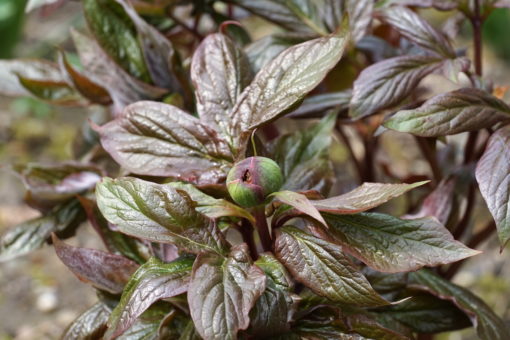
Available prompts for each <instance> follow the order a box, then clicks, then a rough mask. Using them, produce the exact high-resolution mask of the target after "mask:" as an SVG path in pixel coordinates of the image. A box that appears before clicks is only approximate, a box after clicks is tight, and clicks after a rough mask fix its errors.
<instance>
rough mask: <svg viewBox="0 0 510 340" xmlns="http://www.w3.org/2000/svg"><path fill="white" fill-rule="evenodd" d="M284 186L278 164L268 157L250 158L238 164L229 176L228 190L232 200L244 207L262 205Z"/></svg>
mask: <svg viewBox="0 0 510 340" xmlns="http://www.w3.org/2000/svg"><path fill="white" fill-rule="evenodd" d="M282 184H283V176H282V171H281V170H280V167H279V166H278V164H276V163H275V162H274V161H273V160H271V159H269V158H266V157H249V158H246V159H244V160H242V161H241V162H239V163H236V164H235V165H234V166H233V167H232V169H230V172H229V173H228V176H227V189H228V192H229V194H230V196H231V197H232V199H233V200H234V201H235V202H236V203H237V204H239V205H240V206H242V207H245V208H249V207H253V206H256V205H259V204H262V203H263V202H264V200H265V199H266V197H267V195H269V194H271V193H273V192H275V191H278V190H279V189H280V187H281V186H282Z"/></svg>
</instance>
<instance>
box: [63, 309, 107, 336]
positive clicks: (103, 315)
mask: <svg viewBox="0 0 510 340" xmlns="http://www.w3.org/2000/svg"><path fill="white" fill-rule="evenodd" d="M110 312H111V310H110V308H109V307H108V306H106V305H105V304H104V303H102V302H98V303H96V304H95V305H93V306H92V307H90V308H89V309H87V310H86V311H85V312H83V313H82V314H81V315H80V316H78V317H77V318H76V320H74V321H73V322H72V323H71V324H70V325H69V326H68V327H67V329H66V330H65V331H64V334H62V337H61V339H62V340H76V339H84V340H85V339H101V338H102V336H103V334H104V332H105V330H106V322H107V321H108V316H109V315H110Z"/></svg>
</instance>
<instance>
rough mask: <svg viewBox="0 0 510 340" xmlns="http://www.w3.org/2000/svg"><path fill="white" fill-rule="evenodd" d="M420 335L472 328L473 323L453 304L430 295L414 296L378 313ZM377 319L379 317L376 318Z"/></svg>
mask: <svg viewBox="0 0 510 340" xmlns="http://www.w3.org/2000/svg"><path fill="white" fill-rule="evenodd" d="M377 314H381V315H380V316H381V317H384V318H392V319H394V320H396V321H397V322H400V323H402V324H404V325H405V326H407V327H409V328H411V329H412V330H413V331H415V332H418V333H440V332H447V331H453V330H457V329H462V328H466V327H469V326H471V321H470V320H469V318H467V316H466V314H464V313H463V312H462V311H461V310H459V309H458V308H457V307H456V306H455V305H454V304H453V303H451V302H449V301H445V300H440V299H438V298H436V297H434V296H431V295H429V294H413V296H412V297H411V298H410V299H407V300H405V301H402V302H401V303H399V304H396V305H394V306H390V307H386V308H384V309H382V310H380V311H378V312H377ZM376 318H377V317H376Z"/></svg>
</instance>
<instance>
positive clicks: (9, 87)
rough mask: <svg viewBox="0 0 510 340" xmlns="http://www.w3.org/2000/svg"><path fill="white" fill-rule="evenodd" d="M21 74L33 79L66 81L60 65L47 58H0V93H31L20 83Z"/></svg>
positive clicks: (14, 94) (24, 94)
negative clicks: (59, 67)
mask: <svg viewBox="0 0 510 340" xmlns="http://www.w3.org/2000/svg"><path fill="white" fill-rule="evenodd" d="M19 76H21V77H23V78H25V79H31V80H33V81H35V80H38V81H46V82H51V83H63V82H64V78H63V76H62V74H61V73H60V70H59V69H58V66H57V65H56V64H55V63H52V62H49V61H47V60H43V59H13V60H0V93H1V94H3V95H7V96H28V95H30V94H31V93H30V92H29V91H28V90H27V89H26V88H25V87H24V86H23V85H22V84H21V83H20V81H19Z"/></svg>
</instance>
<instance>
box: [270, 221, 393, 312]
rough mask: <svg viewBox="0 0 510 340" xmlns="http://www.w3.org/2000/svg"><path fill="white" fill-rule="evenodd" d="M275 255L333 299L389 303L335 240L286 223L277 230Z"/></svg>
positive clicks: (365, 303) (301, 279)
mask: <svg viewBox="0 0 510 340" xmlns="http://www.w3.org/2000/svg"><path fill="white" fill-rule="evenodd" d="M275 255H276V257H277V258H278V259H279V260H280V261H281V262H282V263H283V264H284V265H285V267H287V269H288V270H289V271H290V273H291V274H292V276H293V277H294V278H296V279H297V280H298V281H299V282H301V283H303V284H304V285H305V286H307V287H308V288H310V289H311V290H313V291H314V292H315V293H316V294H319V295H321V296H324V297H326V298H328V299H330V300H332V301H335V302H339V303H344V304H350V305H355V306H364V307H368V306H370V307H373V306H383V305H388V304H389V302H388V301H386V300H384V299H383V298H382V297H380V296H379V294H377V292H376V291H375V290H374V289H373V288H372V287H371V286H370V283H369V282H368V280H367V279H366V278H365V277H364V276H363V274H362V273H361V272H360V271H359V270H358V269H357V268H356V267H355V266H354V265H353V264H352V263H351V261H350V260H349V258H348V257H347V256H346V255H344V253H343V251H342V247H340V246H338V245H336V244H333V243H329V242H327V241H324V240H322V239H320V238H317V237H314V236H312V235H309V234H307V233H305V232H303V231H301V230H299V229H297V228H295V227H291V226H285V227H282V228H279V229H277V231H276V241H275Z"/></svg>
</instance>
